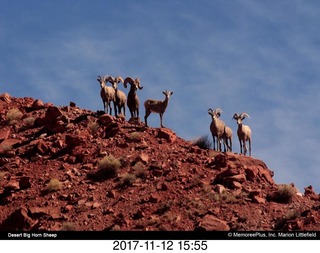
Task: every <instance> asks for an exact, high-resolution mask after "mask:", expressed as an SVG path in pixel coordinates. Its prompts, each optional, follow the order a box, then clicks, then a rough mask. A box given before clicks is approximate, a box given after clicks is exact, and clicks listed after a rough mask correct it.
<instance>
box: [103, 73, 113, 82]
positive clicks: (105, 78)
mask: <svg viewBox="0 0 320 253" xmlns="http://www.w3.org/2000/svg"><path fill="white" fill-rule="evenodd" d="M110 77H111V78H112V76H109V75H105V76H104V77H103V80H104V81H106V82H108V79H109V78H110Z"/></svg>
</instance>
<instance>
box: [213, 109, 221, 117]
mask: <svg viewBox="0 0 320 253" xmlns="http://www.w3.org/2000/svg"><path fill="white" fill-rule="evenodd" d="M214 113H215V114H216V115H218V116H220V115H221V113H222V110H221V109H220V108H217V109H215V110H214Z"/></svg>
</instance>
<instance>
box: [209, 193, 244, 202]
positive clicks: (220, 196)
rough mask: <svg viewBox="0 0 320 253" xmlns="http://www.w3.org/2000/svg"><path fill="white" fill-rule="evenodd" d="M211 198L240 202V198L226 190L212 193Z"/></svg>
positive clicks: (219, 200) (220, 200)
mask: <svg viewBox="0 0 320 253" xmlns="http://www.w3.org/2000/svg"><path fill="white" fill-rule="evenodd" d="M213 199H214V200H215V201H218V202H220V203H222V202H224V203H229V204H232V203H239V202H241V200H240V199H238V198H237V197H236V196H235V195H234V194H232V193H231V192H228V191H223V192H222V193H214V194H213Z"/></svg>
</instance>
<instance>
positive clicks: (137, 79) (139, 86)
mask: <svg viewBox="0 0 320 253" xmlns="http://www.w3.org/2000/svg"><path fill="white" fill-rule="evenodd" d="M135 82H136V83H137V84H138V88H139V90H142V89H143V86H141V84H140V79H139V78H136V80H135Z"/></svg>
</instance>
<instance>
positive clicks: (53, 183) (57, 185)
mask: <svg viewBox="0 0 320 253" xmlns="http://www.w3.org/2000/svg"><path fill="white" fill-rule="evenodd" d="M61 189H62V183H61V182H60V181H59V179H57V178H54V179H51V180H50V181H49V183H48V185H47V191H49V192H56V191H60V190H61Z"/></svg>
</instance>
